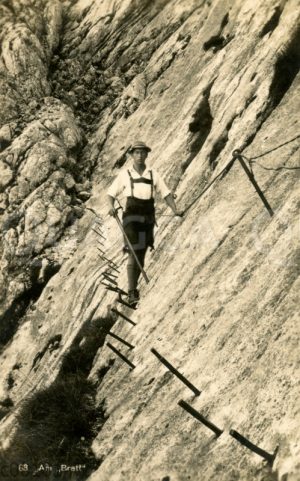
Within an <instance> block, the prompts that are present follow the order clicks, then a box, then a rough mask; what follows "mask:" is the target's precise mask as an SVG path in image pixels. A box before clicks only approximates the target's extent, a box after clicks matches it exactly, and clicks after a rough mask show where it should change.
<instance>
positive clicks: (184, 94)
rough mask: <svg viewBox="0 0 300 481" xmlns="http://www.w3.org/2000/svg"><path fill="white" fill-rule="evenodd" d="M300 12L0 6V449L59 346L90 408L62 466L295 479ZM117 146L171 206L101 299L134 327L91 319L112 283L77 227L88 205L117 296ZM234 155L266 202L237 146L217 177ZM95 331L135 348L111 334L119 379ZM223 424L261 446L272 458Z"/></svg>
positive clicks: (82, 2) (243, 6)
mask: <svg viewBox="0 0 300 481" xmlns="http://www.w3.org/2000/svg"><path fill="white" fill-rule="evenodd" d="M299 16H300V12H299V6H298V4H297V2H296V0H295V1H294V0H281V1H279V2H274V1H273V0H266V1H264V2H259V1H254V0H251V1H250V0H246V1H240V0H230V1H226V0H212V1H205V0H203V1H201V0H194V1H193V0H155V1H153V2H151V1H150V2H149V1H147V0H140V1H138V2H137V1H134V0H115V1H113V2H112V1H109V0H103V1H102V2H98V1H96V0H95V1H93V0H72V1H70V0H65V1H61V2H60V1H58V0H35V1H33V0H32V1H27V0H8V1H3V2H2V4H1V6H0V19H1V20H0V22H1V23H0V25H1V57H0V70H1V76H0V99H1V107H2V108H1V112H0V121H1V124H0V148H1V152H0V224H1V274H0V302H1V305H0V316H1V317H0V343H1V366H2V369H1V374H0V377H1V389H0V405H1V416H2V420H1V423H0V430H1V434H2V436H1V437H2V439H3V440H4V442H3V448H7V447H8V446H9V442H10V440H11V439H12V438H11V433H12V428H13V432H15V436H16V438H15V439H18V423H17V415H18V412H19V411H20V409H22V405H23V403H24V400H28V399H30V397H31V396H32V395H33V394H34V393H39V392H41V391H42V390H44V389H47V388H49V387H51V386H52V385H53V384H54V383H56V382H57V381H58V380H59V381H63V380H64V376H67V374H68V375H70V369H69V371H68V370H67V369H66V367H65V366H66V359H69V358H70V356H71V357H72V356H73V357H74V358H75V357H76V356H77V357H78V359H81V360H83V359H84V361H82V363H83V364H84V366H85V368H84V369H83V368H82V366H81V367H80V369H81V376H82V377H84V379H85V380H86V379H87V378H88V379H89V380H92V381H93V382H94V383H95V385H96V387H97V389H96V392H95V399H94V401H95V403H96V405H99V406H100V405H101V406H102V407H103V410H104V413H105V423H104V421H103V420H102V422H101V425H99V426H98V428H96V427H95V429H94V433H93V440H92V439H90V445H89V449H90V448H91V449H92V450H93V453H94V456H95V458H96V459H97V460H98V463H96V464H95V466H94V467H93V470H91V469H90V470H89V472H87V471H86V473H85V475H83V478H79V477H78V479H87V477H89V479H90V480H95V481H96V480H97V481H98V480H101V481H125V480H126V481H136V480H140V479H144V480H146V481H156V480H164V481H167V480H169V481H187V480H189V479H191V480H198V479H199V480H200V479H201V480H203V481H204V480H205V481H209V480H216V479H218V480H220V481H234V480H240V479H243V480H244V481H248V480H249V481H250V480H253V479H260V480H265V481H273V480H280V481H287V480H288V481H297V480H299V479H300V466H299V457H300V435H299V429H297V428H298V425H299V408H298V404H299V402H298V399H297V398H298V396H297V394H298V391H299V381H298V378H297V373H298V376H299V348H298V345H299V344H298V342H299V322H297V321H299V314H298V311H299V259H300V252H299V207H300V204H299V150H298V149H299V136H300V126H299V119H298V112H299V83H300V77H299V74H298V71H299V61H300V54H299V40H300V33H299ZM134 139H142V140H144V141H146V142H147V143H148V144H149V145H151V148H152V152H151V155H150V156H149V164H150V165H151V166H153V167H155V168H156V169H158V170H159V171H160V173H161V174H162V175H164V177H165V179H166V181H167V182H168V184H169V186H170V187H171V188H172V190H173V191H174V192H176V195H177V199H176V202H177V204H178V206H179V207H180V208H182V209H185V210H186V213H185V216H184V217H183V218H182V219H181V218H174V217H172V216H170V213H171V212H170V210H169V209H167V208H166V207H165V205H164V203H163V201H161V200H159V202H158V203H157V208H158V215H157V221H158V228H157V231H156V241H155V245H156V249H155V251H154V252H153V253H149V254H147V256H148V257H147V262H146V265H147V274H148V276H149V278H150V283H149V284H147V285H146V284H145V283H144V282H143V281H141V296H142V300H141V302H140V304H139V308H138V310H137V311H135V312H131V311H130V310H129V309H126V308H124V306H123V307H122V306H121V305H119V307H118V308H117V309H119V310H120V309H123V313H125V315H126V316H127V317H130V318H132V319H133V320H134V322H135V323H136V325H135V326H133V325H130V324H129V323H126V321H125V320H124V318H122V317H120V316H119V318H118V320H116V318H113V320H112V321H111V323H110V322H109V323H108V324H107V323H106V321H107V319H108V318H109V319H110V317H109V316H110V315H108V314H107V306H108V305H110V304H111V303H114V302H115V293H114V292H111V291H108V290H106V289H105V286H104V285H103V284H102V283H101V282H100V281H101V272H102V271H103V270H104V269H105V267H104V261H103V260H101V259H99V257H98V250H97V234H96V233H95V232H94V231H93V230H92V228H95V226H96V224H95V221H96V216H95V214H94V213H96V214H98V215H99V216H101V217H102V221H103V222H102V223H103V226H102V228H103V233H104V234H105V240H104V239H103V238H102V244H103V245H102V248H103V249H104V250H105V255H106V257H108V258H109V259H112V260H113V261H114V262H115V263H117V265H118V266H119V271H120V273H119V274H118V283H119V286H120V287H121V288H123V289H126V260H125V258H124V257H123V255H122V253H121V241H122V239H121V235H120V233H119V231H118V228H117V225H116V223H115V221H114V220H113V219H109V218H107V216H106V212H107V206H106V201H105V191H106V188H107V187H108V185H109V184H110V183H111V181H112V179H113V177H114V176H115V175H116V174H117V172H118V171H119V168H120V167H122V166H123V165H124V164H125V165H127V163H128V162H129V160H128V158H127V157H128V156H127V155H126V148H127V146H128V145H129V144H130V142H131V141H132V140H134ZM235 149H240V150H241V151H242V152H243V154H244V155H245V156H246V157H247V158H251V159H253V160H252V162H251V163H250V166H251V168H252V169H253V173H254V176H255V179H256V181H257V183H258V184H259V186H260V188H261V189H262V191H263V192H264V194H265V196H266V198H267V200H268V202H269V204H270V206H271V208H272V210H273V212H274V215H273V216H270V213H268V211H267V209H266V208H265V206H264V204H263V203H262V201H261V199H260V198H259V196H258V195H257V193H256V192H255V190H254V187H253V185H251V183H250V181H249V179H248V178H247V176H246V174H245V172H244V171H243V169H242V166H241V164H240V162H239V160H238V159H236V160H235V162H234V164H233V165H231V167H230V168H228V169H225V167H226V165H227V164H228V162H229V161H230V160H231V159H232V152H233V150H235ZM262 154H264V155H262ZM224 169H225V170H224ZM222 170H224V172H223V173H222V175H220V176H219V178H218V180H217V181H216V182H215V183H214V184H213V185H212V186H211V187H210V189H209V190H207V192H206V193H205V194H204V195H203V196H201V197H200V194H201V192H202V191H203V190H204V189H205V188H206V187H207V186H208V185H209V183H210V182H211V181H212V180H213V179H214V178H215V177H216V176H218V175H219V174H220V173H221V171H222ZM88 208H89V209H88ZM90 209H92V210H90ZM93 211H94V212H93ZM96 230H97V229H96ZM99 319H100V320H101V322H100V321H99ZM96 321H98V324H97V323H96V324H95V322H96ZM99 322H100V324H99ZM113 324H114V328H113V332H114V333H116V334H118V335H119V336H121V337H122V338H124V339H126V340H127V341H128V342H129V343H131V344H132V345H134V346H135V347H134V349H132V350H128V348H126V347H125V346H122V345H121V344H120V346H118V347H120V350H122V352H123V353H127V354H126V355H128V357H129V359H130V360H131V362H133V364H134V365H135V366H136V367H135V369H134V370H133V371H132V372H129V371H128V366H127V365H126V364H124V363H122V361H121V360H120V359H118V358H116V355H115V354H114V353H112V351H111V350H109V349H108V347H107V346H106V345H104V341H105V336H106V335H107V334H108V330H109V329H110V328H111V326H112V325H113ZM95 325H97V326H98V327H99V326H100V327H99V329H100V331H101V335H100V336H98V338H99V339H98V341H99V342H98V341H97V342H98V344H97V345H96V344H95V343H94V345H93V346H94V347H93V348H91V344H90V341H89V339H91V337H93V338H97V336H95V335H94V334H95ZM98 327H97V329H98ZM89 329H92V331H91V332H93V333H94V334H93V335H90V336H88V335H87V334H86V332H87V331H88V332H90V331H89ZM93 329H94V330H93ZM100 331H99V332H100ZM97 332H98V331H97ZM110 340H111V339H110ZM117 342H118V341H114V342H113V344H114V345H117ZM151 348H155V349H156V350H157V351H158V352H159V353H160V354H162V355H163V356H164V357H166V358H167V359H168V360H169V362H171V363H172V364H173V365H174V366H176V367H177V368H178V369H179V370H180V371H181V372H182V373H184V375H185V376H186V377H187V378H188V379H189V380H190V381H191V382H192V383H193V384H194V385H195V386H197V388H199V389H200V391H201V392H202V393H201V396H200V397H199V398H198V397H193V396H192V393H191V392H190V391H189V389H188V388H187V387H185V386H184V385H183V384H181V383H180V381H179V380H177V379H176V378H175V377H174V376H172V375H171V374H170V373H168V372H167V370H166V368H165V367H164V366H162V365H161V364H160V362H159V361H158V359H157V358H156V357H155V356H154V355H153V353H152V352H151V351H150V349H151ZM74 353H76V356H75V354H74ZM78 353H79V354H78ZM80 356H81V357H80ZM114 359H115V360H114ZM113 360H114V361H113ZM78 365H80V363H79V364H78ZM72 373H73V371H72ZM68 379H69V378H68ZM180 399H183V400H185V401H186V402H188V403H189V404H191V405H192V406H193V408H194V409H196V410H197V411H199V412H201V413H202V414H203V415H204V416H206V417H207V418H208V419H209V420H211V421H212V422H213V423H215V424H216V425H217V426H219V427H220V428H221V429H222V430H223V431H224V432H223V434H222V435H221V436H220V437H219V438H218V439H216V438H214V435H213V433H212V432H210V431H209V430H208V429H207V428H205V427H204V426H203V425H202V424H201V423H199V421H197V420H196V419H194V418H193V417H191V416H190V415H189V414H188V413H187V412H185V411H184V410H183V409H182V408H181V407H179V406H178V401H179V400H180ZM103 419H104V418H103ZM230 429H235V430H237V431H238V432H240V433H242V434H243V435H245V436H247V437H249V439H250V440H251V441H253V442H254V443H257V444H258V445H259V446H260V447H262V448H264V449H266V450H267V451H270V452H273V451H274V450H275V448H276V446H277V445H278V446H279V450H278V454H277V456H276V459H275V462H274V465H273V471H272V469H271V467H268V466H264V465H263V463H262V460H261V458H259V457H258V456H257V455H255V454H253V453H251V452H250V451H249V450H247V449H246V448H245V447H242V446H241V445H240V444H238V443H237V442H236V441H235V440H234V439H233V438H232V437H231V436H230V435H229V431H230ZM78 462H80V460H78ZM97 466H98V467H97ZM91 471H94V472H93V473H92V472H91ZM78 476H79V475H78Z"/></svg>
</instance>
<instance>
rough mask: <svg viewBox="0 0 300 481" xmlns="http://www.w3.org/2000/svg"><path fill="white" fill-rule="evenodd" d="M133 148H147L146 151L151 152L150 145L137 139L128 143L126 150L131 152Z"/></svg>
mask: <svg viewBox="0 0 300 481" xmlns="http://www.w3.org/2000/svg"><path fill="white" fill-rule="evenodd" d="M134 149H144V150H147V152H151V149H150V147H148V145H146V144H145V142H141V141H139V140H138V141H136V142H133V143H132V144H131V145H130V147H129V149H128V152H129V153H131V152H132V151H133V150H134Z"/></svg>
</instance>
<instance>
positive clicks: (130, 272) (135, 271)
mask: <svg viewBox="0 0 300 481" xmlns="http://www.w3.org/2000/svg"><path fill="white" fill-rule="evenodd" d="M135 253H136V256H137V258H138V260H139V262H140V264H141V266H142V267H144V261H145V254H146V249H142V250H139V251H136V252H135ZM140 274H141V270H140V268H139V266H138V265H137V263H136V260H135V258H134V256H133V254H132V253H130V254H129V256H128V264H127V276H128V291H132V290H134V289H136V286H137V283H138V280H139V277H140Z"/></svg>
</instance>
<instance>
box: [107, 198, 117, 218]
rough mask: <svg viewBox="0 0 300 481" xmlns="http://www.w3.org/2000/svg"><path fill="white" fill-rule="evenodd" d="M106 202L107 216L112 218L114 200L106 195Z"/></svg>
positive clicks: (113, 214) (114, 210)
mask: <svg viewBox="0 0 300 481" xmlns="http://www.w3.org/2000/svg"><path fill="white" fill-rule="evenodd" d="M107 201H108V214H109V215H111V216H113V217H114V216H115V215H116V209H115V208H114V205H115V198H114V197H112V196H111V195H107Z"/></svg>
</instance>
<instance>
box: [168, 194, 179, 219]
mask: <svg viewBox="0 0 300 481" xmlns="http://www.w3.org/2000/svg"><path fill="white" fill-rule="evenodd" d="M165 201H166V203H167V204H168V206H169V207H171V209H172V211H173V212H174V214H175V215H178V216H179V217H182V216H183V214H184V212H183V211H181V210H178V209H177V207H176V204H175V200H174V197H173V194H171V193H170V194H168V195H167V196H166V197H165Z"/></svg>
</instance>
